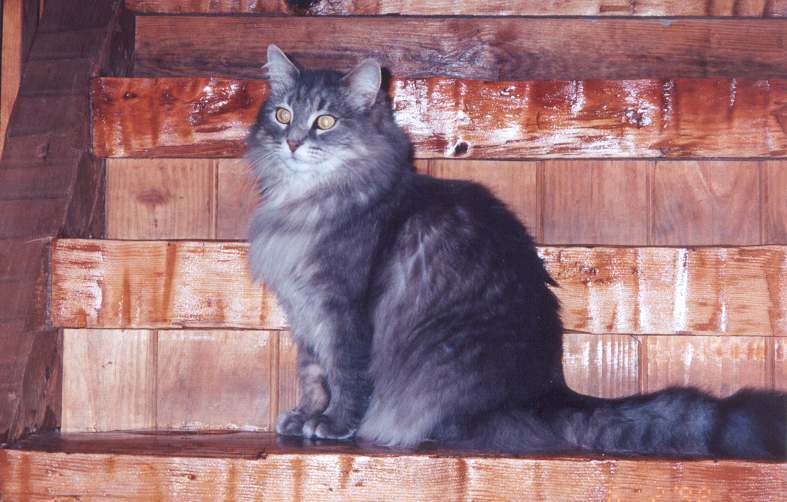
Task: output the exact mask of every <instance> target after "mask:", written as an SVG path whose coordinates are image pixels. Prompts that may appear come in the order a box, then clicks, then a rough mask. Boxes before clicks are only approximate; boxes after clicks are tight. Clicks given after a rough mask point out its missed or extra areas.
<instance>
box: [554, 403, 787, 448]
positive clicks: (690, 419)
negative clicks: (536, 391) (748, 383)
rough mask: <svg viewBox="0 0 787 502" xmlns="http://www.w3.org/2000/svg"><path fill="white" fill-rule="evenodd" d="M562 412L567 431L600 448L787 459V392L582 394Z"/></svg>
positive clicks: (582, 442)
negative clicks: (605, 396) (720, 396)
mask: <svg viewBox="0 0 787 502" xmlns="http://www.w3.org/2000/svg"><path fill="white" fill-rule="evenodd" d="M573 401H574V402H573V404H572V405H570V406H569V407H568V408H567V409H564V410H562V411H560V412H559V413H558V416H559V417H560V418H561V419H562V421H563V429H562V433H563V436H564V437H565V438H566V439H567V440H568V441H569V442H570V443H573V444H575V445H576V446H578V447H579V448H581V449H582V450H588V451H593V452H597V453H609V454H628V455H637V454H644V455H657V456H670V457H672V456H679V457H715V458H749V459H785V458H787V395H785V394H782V393H778V392H769V391H760V390H751V389H745V390H741V391H739V392H738V393H736V394H734V395H732V396H730V397H727V398H724V399H718V398H715V397H713V396H710V395H708V394H706V393H704V392H701V391H699V390H697V389H692V388H670V389H665V390H663V391H660V392H656V393H653V394H645V395H639V396H631V397H627V398H622V399H610V400H606V399H594V398H589V397H586V396H579V395H576V396H575V398H574V400H573Z"/></svg>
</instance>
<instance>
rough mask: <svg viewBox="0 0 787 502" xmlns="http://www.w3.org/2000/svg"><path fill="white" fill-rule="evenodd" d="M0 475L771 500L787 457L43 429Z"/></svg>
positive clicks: (281, 492)
mask: <svg viewBox="0 0 787 502" xmlns="http://www.w3.org/2000/svg"><path fill="white" fill-rule="evenodd" d="M52 473H57V475H52ZM0 479H3V480H4V491H5V493H6V494H7V495H8V496H9V497H10V498H11V499H17V498H20V499H24V498H38V497H44V496H51V494H53V493H58V494H62V493H69V494H72V493H78V494H79V498H80V500H96V499H106V498H113V497H119V498H124V499H125V500H152V499H155V500H184V499H189V500H198V499H216V498H221V499H229V500H234V499H252V498H254V499H259V498H264V499H265V500H293V501H328V500H337V501H338V500H341V501H348V500H359V501H361V500H362V501H367V500H397V501H402V500H418V501H432V500H434V501H437V500H440V501H443V500H457V501H470V500H499V499H500V497H501V495H502V496H507V497H511V498H513V499H519V500H565V501H575V500H576V501H580V500H581V501H609V500H658V501H661V500H676V499H689V500H695V499H699V500H714V501H716V500H718V501H728V500H730V501H734V500H741V499H747V500H758V501H774V502H775V501H777V500H779V499H780V497H781V496H780V495H779V493H784V491H785V489H786V488H787V487H786V486H785V485H787V481H785V479H787V464H775V463H763V462H745V461H722V462H717V461H713V460H700V461H677V460H634V459H609V458H600V457H584V456H583V457H571V456H561V457H496V456H484V455H473V454H462V453H458V452H451V451H444V450H439V449H429V450H421V451H392V450H385V449H379V448H368V447H359V446H353V445H346V444H326V445H304V444H302V443H300V442H298V441H295V442H285V443H279V442H278V441H277V439H276V438H275V437H274V436H273V435H271V434H264V433H259V434H253V433H235V434H198V435H182V434H174V435H172V434H161V435H157V434H119V433H107V434H91V435H78V434H64V435H51V436H44V437H40V438H33V439H32V440H31V441H27V442H25V443H22V444H20V445H18V446H17V447H16V448H15V449H11V450H0ZM566 480H571V482H566Z"/></svg>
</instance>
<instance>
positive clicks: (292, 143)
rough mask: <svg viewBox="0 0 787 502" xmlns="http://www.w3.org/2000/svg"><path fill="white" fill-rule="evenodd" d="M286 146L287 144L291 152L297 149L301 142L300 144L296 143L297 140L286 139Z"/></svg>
mask: <svg viewBox="0 0 787 502" xmlns="http://www.w3.org/2000/svg"><path fill="white" fill-rule="evenodd" d="M287 146H289V147H290V151H291V152H294V151H295V150H297V149H298V147H299V146H301V144H300V143H298V142H297V141H293V140H291V139H288V140H287Z"/></svg>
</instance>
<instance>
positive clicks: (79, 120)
mask: <svg viewBox="0 0 787 502" xmlns="http://www.w3.org/2000/svg"><path fill="white" fill-rule="evenodd" d="M14 106H15V109H14V111H15V117H18V120H14V121H13V122H11V123H10V124H9V126H8V135H9V136H27V135H32V134H41V133H49V134H57V133H60V134H66V133H69V132H72V131H75V130H76V131H78V130H79V129H80V126H81V125H82V124H83V123H84V120H85V111H86V110H87V108H88V97H87V94H86V93H83V94H82V95H81V96H73V95H65V96H20V97H19V98H18V99H17V100H16V103H15V105H14Z"/></svg>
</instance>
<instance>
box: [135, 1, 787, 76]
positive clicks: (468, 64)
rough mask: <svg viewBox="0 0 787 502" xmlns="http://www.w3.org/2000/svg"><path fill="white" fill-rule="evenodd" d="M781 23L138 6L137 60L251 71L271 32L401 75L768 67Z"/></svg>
mask: <svg viewBox="0 0 787 502" xmlns="http://www.w3.org/2000/svg"><path fill="white" fill-rule="evenodd" d="M423 3H427V2H423ZM786 29H787V20H783V19H747V20H743V19H711V20H709V19H675V20H672V19H671V20H666V21H665V20H648V19H602V20H599V19H570V18H569V19H566V18H564V19H560V18H550V19H536V18H521V17H519V18H516V17H513V18H512V17H497V18H467V17H466V18H429V19H423V18H409V17H400V18H384V17H369V18H363V19H358V18H341V17H328V18H315V17H311V18H309V17H307V18H302V17H297V18H296V17H281V16H277V17H268V16H265V17H262V16H259V17H258V16H214V17H206V16H139V17H138V18H137V32H136V35H137V36H136V50H135V63H134V72H135V74H136V75H139V76H176V75H180V76H187V75H206V74H210V75H223V76H228V77H229V76H231V77H239V78H258V77H259V76H260V65H261V64H263V63H264V62H265V50H266V47H267V46H268V44H270V43H276V44H281V45H280V47H281V48H282V49H283V50H284V51H285V52H287V53H288V54H292V55H293V56H294V58H295V59H296V60H297V62H298V63H300V64H302V65H303V66H305V67H307V68H321V69H325V68H331V69H339V70H349V69H350V68H352V67H353V66H355V65H356V64H357V63H358V61H360V60H362V59H364V58H366V57H376V58H378V59H379V60H380V62H381V63H382V64H383V66H385V67H386V68H388V69H389V70H390V72H391V74H392V75H396V76H399V77H425V76H438V75H439V76H444V77H456V78H464V79H479V80H524V79H533V80H554V79H575V80H584V79H600V78H605V79H634V78H677V77H713V76H715V77H722V76H723V77H749V78H774V77H785V76H787V65H785V62H784V50H785V45H784V44H785V39H784V32H785V30H786ZM192 33H199V34H200V36H199V37H194V36H189V35H190V34H192ZM227 33H232V34H233V43H232V44H228V43H226V37H225V34H227ZM369 33H374V34H375V36H374V37H369ZM665 61H669V64H664V62H665Z"/></svg>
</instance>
